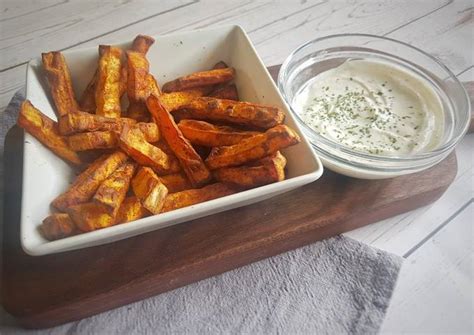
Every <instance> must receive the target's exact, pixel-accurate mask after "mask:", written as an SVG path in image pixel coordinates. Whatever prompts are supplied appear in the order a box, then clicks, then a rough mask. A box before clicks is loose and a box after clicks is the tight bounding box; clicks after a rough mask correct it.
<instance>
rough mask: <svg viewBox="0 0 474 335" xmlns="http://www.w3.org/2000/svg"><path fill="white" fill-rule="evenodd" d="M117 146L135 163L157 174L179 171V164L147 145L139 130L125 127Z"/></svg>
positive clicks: (152, 146)
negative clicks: (147, 167)
mask: <svg viewBox="0 0 474 335" xmlns="http://www.w3.org/2000/svg"><path fill="white" fill-rule="evenodd" d="M119 146H120V148H122V150H124V151H125V152H126V153H127V154H128V155H129V156H130V157H132V158H133V159H134V160H135V161H136V162H137V163H139V164H140V165H144V166H149V167H152V168H153V169H156V170H157V171H158V172H159V173H164V174H167V173H174V172H178V171H179V164H177V162H176V161H174V160H172V159H171V158H170V157H169V156H168V155H167V154H166V153H164V152H163V151H162V150H161V149H159V148H157V147H156V146H154V145H152V144H150V143H148V142H147V141H146V140H145V137H144V136H143V133H142V132H141V131H140V129H139V128H129V127H128V126H125V127H124V128H123V130H122V133H121V134H120V139H119Z"/></svg>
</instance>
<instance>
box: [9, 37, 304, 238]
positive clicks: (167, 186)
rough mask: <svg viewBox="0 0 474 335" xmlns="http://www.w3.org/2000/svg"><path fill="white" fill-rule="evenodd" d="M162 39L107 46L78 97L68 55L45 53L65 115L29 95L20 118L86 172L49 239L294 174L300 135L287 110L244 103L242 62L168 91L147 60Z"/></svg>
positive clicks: (66, 196) (46, 230)
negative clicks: (287, 121) (289, 168)
mask: <svg viewBox="0 0 474 335" xmlns="http://www.w3.org/2000/svg"><path fill="white" fill-rule="evenodd" d="M153 43H154V40H153V38H151V37H149V36H144V35H139V36H137V37H136V38H135V40H134V41H133V44H132V47H131V49H130V50H126V51H124V50H122V49H120V48H118V47H114V46H108V45H100V46H99V61H98V65H97V70H96V71H95V74H94V76H93V77H92V79H91V81H90V83H89V85H88V86H87V88H86V89H85V91H84V93H83V95H82V97H81V98H80V99H79V100H76V97H75V95H74V90H73V84H72V82H71V76H70V73H69V69H68V66H67V64H66V61H65V59H64V56H63V55H62V54H61V53H60V52H48V53H44V54H43V55H42V60H43V67H44V70H45V73H46V76H47V80H48V83H49V87H50V91H51V95H52V98H53V101H54V104H55V107H56V108H55V112H56V114H57V120H58V121H57V122H56V121H53V120H52V119H50V118H48V117H47V116H46V115H44V114H43V113H41V112H40V111H39V110H38V109H36V108H35V107H34V106H33V105H32V104H31V102H30V101H28V100H26V101H24V102H23V104H22V106H21V111H20V115H19V117H18V124H19V125H20V126H21V127H22V128H24V129H25V130H26V131H28V132H29V133H30V134H31V135H33V136H34V137H36V138H37V139H38V140H39V141H40V142H41V143H42V144H44V145H45V146H47V147H48V148H49V149H51V150H52V151H53V152H54V153H55V154H56V155H58V156H60V157H61V158H62V159H63V160H65V161H67V162H68V163H70V164H72V165H75V166H77V168H78V170H79V171H81V172H80V173H79V174H78V176H77V177H76V179H75V181H74V182H73V183H72V185H71V186H70V188H69V189H68V190H67V191H66V192H64V193H63V194H60V195H59V196H58V197H57V198H56V199H54V200H53V202H52V206H53V208H54V209H55V211H56V212H54V213H53V214H51V215H50V216H48V217H47V218H46V219H44V221H43V223H42V225H41V226H40V230H41V232H42V234H43V236H44V237H45V238H47V239H49V240H55V239H59V238H64V237H67V236H71V235H75V234H78V233H81V232H88V231H93V230H96V229H100V228H105V227H109V226H112V225H115V224H120V223H125V222H130V221H134V220H137V219H139V218H142V217H145V216H148V215H156V214H159V213H164V212H169V211H172V210H175V209H178V208H182V207H185V206H190V205H194V204H197V203H200V202H203V201H207V200H211V199H215V198H218V197H222V196H226V195H229V194H232V193H235V192H239V191H241V190H245V189H249V188H253V187H257V186H261V185H265V184H269V183H273V182H277V181H281V180H283V179H284V178H285V171H284V169H285V165H286V159H285V157H284V156H283V155H282V154H281V153H280V150H281V149H283V148H286V147H288V146H291V145H294V144H297V143H299V141H300V139H299V138H298V135H297V134H296V133H295V132H294V131H293V130H292V129H290V128H289V127H287V126H286V125H284V124H283V121H284V118H285V115H284V113H283V112H282V110H281V109H279V108H277V107H273V106H265V105H259V104H254V103H249V102H242V101H239V98H238V92H237V88H236V86H235V84H233V79H234V77H235V75H236V73H235V70H234V69H233V68H231V67H228V66H227V65H226V64H225V63H223V62H219V63H217V64H216V65H215V66H214V67H213V68H212V69H210V70H207V71H203V72H196V73H192V74H190V75H187V76H184V77H181V78H178V79H175V80H173V81H170V82H168V83H165V84H164V85H163V86H162V89H161V90H160V87H159V85H158V84H157V82H156V80H155V78H154V77H153V75H152V74H151V73H150V72H149V62H148V60H147V58H146V54H147V52H148V49H149V48H150V47H151V45H152V44H153ZM125 95H126V96H127V98H128V108H126V109H123V108H122V105H123V99H124V96H125ZM125 101H126V100H125ZM86 151H87V154H86V153H85V152H86ZM91 153H92V156H94V155H95V158H94V159H90V157H91Z"/></svg>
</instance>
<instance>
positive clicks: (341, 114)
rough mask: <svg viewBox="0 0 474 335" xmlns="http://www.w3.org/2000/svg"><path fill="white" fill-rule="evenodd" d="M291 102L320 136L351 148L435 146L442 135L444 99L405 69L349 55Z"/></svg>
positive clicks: (389, 150)
mask: <svg viewBox="0 0 474 335" xmlns="http://www.w3.org/2000/svg"><path fill="white" fill-rule="evenodd" d="M292 105H293V107H294V109H295V110H296V111H297V112H298V114H299V115H300V117H301V119H302V120H303V121H304V122H305V123H306V124H307V125H308V126H309V127H311V128H312V129H313V130H315V131H316V132H317V133H319V134H320V135H322V136H324V137H326V138H328V139H330V140H332V141H335V142H338V143H340V144H342V145H344V146H347V147H349V148H351V149H354V150H357V151H361V152H365V153H371V154H377V155H384V156H399V155H406V154H413V153H417V152H422V151H428V150H431V149H433V148H435V147H436V146H437V145H438V144H439V142H440V139H441V137H442V136H443V127H444V113H443V107H442V104H441V100H440V98H439V96H438V95H437V94H436V92H435V91H434V90H433V89H432V88H431V87H430V86H429V85H428V83H427V82H425V80H424V79H422V78H421V77H418V76H417V75H415V74H412V73H410V72H407V71H405V70H404V69H402V68H399V67H396V66H393V65H389V64H387V63H383V62H378V61H369V60H348V61H346V62H345V63H343V64H341V65H340V66H338V67H336V68H333V69H330V70H328V71H325V72H322V73H320V74H318V75H317V76H315V77H314V78H313V79H311V80H310V81H309V82H308V83H307V84H306V85H305V86H304V87H303V88H302V89H301V90H300V91H299V92H298V93H297V94H296V95H295V98H294V100H293V104H292Z"/></svg>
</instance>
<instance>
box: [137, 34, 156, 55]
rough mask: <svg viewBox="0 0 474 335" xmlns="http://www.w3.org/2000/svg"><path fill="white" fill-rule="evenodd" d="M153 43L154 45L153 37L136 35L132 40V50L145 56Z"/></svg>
mask: <svg viewBox="0 0 474 335" xmlns="http://www.w3.org/2000/svg"><path fill="white" fill-rule="evenodd" d="M153 43H155V39H154V38H153V37H151V36H147V35H137V36H136V37H135V39H134V40H133V43H132V50H133V51H136V52H140V53H142V54H144V55H146V54H147V52H148V50H149V49H150V47H151V46H152V45H153Z"/></svg>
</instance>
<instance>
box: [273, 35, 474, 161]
mask: <svg viewBox="0 0 474 335" xmlns="http://www.w3.org/2000/svg"><path fill="white" fill-rule="evenodd" d="M341 37H366V38H372V39H378V40H385V41H389V42H392V43H396V44H400V45H402V46H404V47H407V48H409V49H412V50H414V51H416V52H419V53H421V54H422V55H423V56H425V57H427V58H428V59H429V60H431V61H433V62H434V63H436V65H438V66H440V67H441V69H442V70H444V71H445V72H446V74H447V75H448V77H449V78H450V79H452V80H453V81H454V83H455V84H456V85H457V86H459V87H460V88H461V92H462V99H463V100H464V102H465V103H466V106H467V108H466V110H467V113H466V115H467V117H466V120H465V123H464V125H463V128H462V130H461V132H459V134H458V135H457V136H454V137H453V138H451V139H450V140H449V141H448V142H447V143H445V144H443V145H442V146H440V147H437V148H436V149H434V150H430V151H424V152H419V153H416V154H413V155H409V156H382V155H376V154H370V153H365V152H361V151H356V150H353V149H351V148H349V147H347V146H344V145H342V144H340V143H337V142H335V141H332V140H330V139H328V138H326V137H323V136H321V135H319V134H318V133H317V132H315V131H314V130H313V129H312V128H311V127H309V126H308V125H307V124H306V123H305V122H304V121H303V120H302V119H301V117H300V116H299V114H298V113H297V112H296V111H295V110H294V109H293V106H292V103H291V101H289V98H288V96H287V94H286V91H285V89H284V86H285V85H284V79H285V78H284V74H285V73H286V72H287V68H288V66H289V63H290V62H291V61H292V59H293V58H294V56H295V54H296V53H298V52H299V51H301V50H303V49H305V48H306V47H309V46H311V45H313V44H315V43H317V42H320V41H324V40H329V39H335V38H341ZM387 54H389V55H392V56H396V54H394V53H387ZM277 82H278V89H279V90H280V92H281V94H282V96H283V98H284V99H285V101H286V103H287V104H288V106H289V109H290V111H291V113H292V114H293V115H294V116H295V118H296V120H298V122H299V123H300V125H301V126H302V128H303V129H304V130H305V133H307V134H309V135H311V136H313V137H315V138H316V139H317V141H318V142H322V143H324V144H326V145H327V146H330V147H332V148H335V149H337V150H338V151H341V152H343V153H344V154H347V155H350V156H353V157H357V158H361V159H365V160H371V161H376V162H383V163H401V162H420V161H424V160H425V159H430V158H434V157H437V156H441V155H445V154H447V153H449V151H450V150H451V149H453V148H454V146H455V145H456V144H457V143H458V142H459V141H460V139H461V138H462V137H463V136H464V135H465V134H466V132H467V130H468V128H469V120H470V118H469V111H470V110H471V108H472V106H471V101H470V99H469V96H468V94H467V91H466V88H465V87H464V85H462V83H461V82H460V80H459V79H458V78H457V76H456V75H455V74H454V73H453V72H452V71H451V70H450V69H449V68H448V67H447V66H446V65H445V64H444V63H443V62H441V61H440V60H439V59H437V58H436V57H434V56H432V55H431V54H429V53H427V52H426V51H423V50H421V49H420V48H417V47H415V46H412V45H410V44H408V43H406V42H402V41H399V40H396V39H393V38H390V37H385V36H378V35H373V34H362V33H345V34H333V35H326V36H323V37H318V38H315V39H312V40H310V41H307V42H305V43H302V44H301V45H299V46H298V47H297V48H295V49H294V50H293V51H292V52H291V53H290V54H289V55H288V56H287V58H286V59H285V61H284V62H283V63H282V65H281V68H280V71H279V73H278V81H277ZM310 142H311V144H312V145H313V146H315V147H316V148H318V145H317V144H314V143H313V141H312V140H310ZM335 157H337V158H338V159H343V160H344V161H346V160H345V159H344V158H342V157H340V156H334V157H333V158H335Z"/></svg>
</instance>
